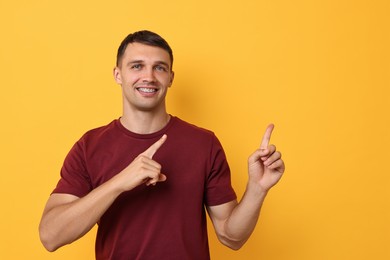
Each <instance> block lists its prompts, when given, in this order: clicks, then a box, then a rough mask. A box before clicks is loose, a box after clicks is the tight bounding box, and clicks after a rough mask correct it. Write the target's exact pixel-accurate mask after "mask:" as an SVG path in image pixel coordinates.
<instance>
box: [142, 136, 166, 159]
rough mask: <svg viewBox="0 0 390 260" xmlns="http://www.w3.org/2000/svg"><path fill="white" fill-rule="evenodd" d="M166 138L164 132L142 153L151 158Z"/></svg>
mask: <svg viewBox="0 0 390 260" xmlns="http://www.w3.org/2000/svg"><path fill="white" fill-rule="evenodd" d="M165 140H167V135H166V134H164V135H163V136H162V137H161V138H160V139H159V140H158V141H157V142H155V143H154V144H152V145H151V146H150V147H149V148H148V149H146V150H145V152H143V153H142V154H143V155H145V156H147V157H149V158H150V159H152V158H153V155H154V154H155V153H156V152H157V151H158V149H160V147H161V146H162V145H163V143H164V142H165Z"/></svg>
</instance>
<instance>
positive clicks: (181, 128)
mask: <svg viewBox="0 0 390 260" xmlns="http://www.w3.org/2000/svg"><path fill="white" fill-rule="evenodd" d="M173 120H174V122H173V124H172V127H171V128H170V129H168V131H167V134H168V138H169V135H171V136H173V137H174V139H175V140H177V141H178V142H182V143H186V144H187V145H191V147H203V148H205V146H206V147H213V146H214V145H215V144H219V140H218V138H217V137H216V135H215V134H214V132H213V131H211V130H209V129H206V128H203V127H199V126H196V125H194V124H192V123H188V122H186V121H184V120H182V119H180V118H178V117H173Z"/></svg>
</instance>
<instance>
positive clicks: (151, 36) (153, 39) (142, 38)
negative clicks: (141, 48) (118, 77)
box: [116, 30, 173, 70]
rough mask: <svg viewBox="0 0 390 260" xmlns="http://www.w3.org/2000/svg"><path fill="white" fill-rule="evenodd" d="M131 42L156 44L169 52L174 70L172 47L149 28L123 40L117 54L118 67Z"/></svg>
mask: <svg viewBox="0 0 390 260" xmlns="http://www.w3.org/2000/svg"><path fill="white" fill-rule="evenodd" d="M131 43H142V44H145V45H149V46H155V47H159V48H162V49H164V50H165V51H167V52H168V54H169V57H170V59H171V66H170V68H171V70H172V65H173V52H172V49H171V47H170V46H169V44H168V43H167V42H166V41H165V40H164V39H163V38H162V37H161V36H160V35H158V34H156V33H154V32H151V31H147V30H143V31H138V32H134V33H131V34H129V35H128V36H127V37H126V38H125V39H124V40H123V41H122V43H121V45H120V46H119V48H118V53H117V56H116V66H117V67H120V66H121V61H122V57H123V55H124V53H125V51H126V48H127V46H128V45H129V44H131Z"/></svg>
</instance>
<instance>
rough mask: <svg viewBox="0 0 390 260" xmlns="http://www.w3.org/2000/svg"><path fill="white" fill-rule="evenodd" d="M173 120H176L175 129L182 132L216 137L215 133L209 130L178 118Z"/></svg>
mask: <svg viewBox="0 0 390 260" xmlns="http://www.w3.org/2000/svg"><path fill="white" fill-rule="evenodd" d="M172 119H173V120H174V124H173V126H174V128H176V129H178V130H180V131H186V132H189V133H192V134H196V135H200V136H209V137H210V136H215V134H214V132H213V131H211V130H209V129H206V128H203V127H200V126H197V125H194V124H192V123H189V122H187V121H184V120H182V119H180V118H178V117H173V118H172Z"/></svg>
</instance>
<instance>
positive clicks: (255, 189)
mask: <svg viewBox="0 0 390 260" xmlns="http://www.w3.org/2000/svg"><path fill="white" fill-rule="evenodd" d="M268 191H269V190H267V189H265V188H264V187H263V186H261V185H260V184H259V183H258V182H253V181H250V180H249V181H248V183H247V185H246V192H247V193H249V194H253V196H255V197H256V198H265V197H266V196H267V194H268Z"/></svg>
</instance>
